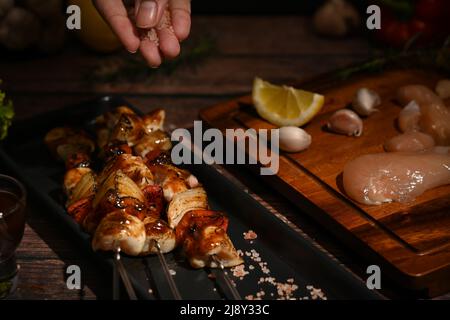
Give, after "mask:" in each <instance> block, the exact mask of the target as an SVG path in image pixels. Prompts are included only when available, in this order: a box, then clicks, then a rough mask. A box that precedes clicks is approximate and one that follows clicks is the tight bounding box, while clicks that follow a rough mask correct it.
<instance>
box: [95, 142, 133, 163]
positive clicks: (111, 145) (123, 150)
mask: <svg viewBox="0 0 450 320" xmlns="http://www.w3.org/2000/svg"><path fill="white" fill-rule="evenodd" d="M121 154H133V150H132V149H131V147H130V146H129V145H128V143H126V142H125V141H118V140H115V141H114V140H113V141H110V142H108V143H107V144H106V145H105V146H104V147H103V148H102V150H101V151H100V154H99V157H100V158H101V159H104V160H105V161H106V162H109V161H110V160H111V159H113V158H114V157H116V156H120V155H121Z"/></svg>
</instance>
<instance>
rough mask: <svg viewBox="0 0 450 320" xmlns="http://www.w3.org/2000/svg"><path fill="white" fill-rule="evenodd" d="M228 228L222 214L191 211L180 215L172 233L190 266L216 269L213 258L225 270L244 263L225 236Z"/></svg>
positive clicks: (226, 220)
mask: <svg viewBox="0 0 450 320" xmlns="http://www.w3.org/2000/svg"><path fill="white" fill-rule="evenodd" d="M227 229H228V218H227V217H226V216H225V215H224V214H223V213H222V212H218V211H211V210H192V211H189V212H187V213H186V214H185V215H184V216H183V218H182V219H181V221H180V222H179V223H178V225H177V227H176V229H175V230H176V231H175V232H176V236H177V243H179V244H181V245H182V248H183V251H184V253H185V255H186V256H187V257H188V259H189V263H190V264H191V266H192V267H194V268H203V267H205V266H208V267H211V268H217V267H219V266H218V265H217V263H216V262H215V261H214V259H212V257H211V256H213V255H215V256H216V257H217V259H218V260H220V262H221V263H222V264H223V265H224V266H225V267H233V266H236V265H239V264H241V263H243V261H242V259H241V258H240V257H239V254H238V253H237V252H236V249H235V248H234V246H233V244H232V242H231V240H230V238H229V237H228V235H227V234H226V231H227Z"/></svg>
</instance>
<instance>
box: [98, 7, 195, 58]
mask: <svg viewBox="0 0 450 320" xmlns="http://www.w3.org/2000/svg"><path fill="white" fill-rule="evenodd" d="M93 1H94V4H95V6H96V7H97V9H98V11H99V12H100V13H101V14H102V16H103V17H104V19H105V20H106V21H107V22H108V23H109V24H110V26H111V28H112V29H113V31H114V32H115V33H116V35H117V37H118V38H119V39H120V41H121V42H122V44H123V45H124V46H125V48H126V49H127V50H128V51H129V52H131V53H135V52H137V51H138V50H139V52H140V53H141V54H142V56H143V57H144V58H145V60H146V61H147V63H148V64H149V65H150V66H151V67H158V66H159V65H160V64H161V63H162V60H163V58H166V59H172V58H175V57H176V56H178V54H179V53H180V42H181V41H182V40H184V39H186V38H187V36H188V35H189V31H190V27H191V15H190V13H191V2H190V0H135V1H134V10H132V11H131V12H130V11H129V10H128V9H127V6H126V5H125V4H124V1H122V0H93ZM131 2H132V1H131ZM147 35H153V36H147Z"/></svg>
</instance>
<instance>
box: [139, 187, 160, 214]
mask: <svg viewBox="0 0 450 320" xmlns="http://www.w3.org/2000/svg"><path fill="white" fill-rule="evenodd" d="M142 193H143V194H144V199H145V200H144V202H145V206H146V212H147V216H151V217H155V218H159V217H160V216H161V213H162V212H163V210H164V206H165V200H164V195H163V192H162V188H161V187H160V186H157V185H148V186H146V187H145V188H144V189H142Z"/></svg>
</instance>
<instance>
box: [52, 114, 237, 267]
mask: <svg viewBox="0 0 450 320" xmlns="http://www.w3.org/2000/svg"><path fill="white" fill-rule="evenodd" d="M164 118H165V113H164V111H163V110H156V111H154V112H152V113H151V114H149V115H147V116H144V117H139V116H137V115H136V114H135V113H134V112H133V111H132V110H130V109H129V108H127V107H119V108H117V109H115V110H114V111H112V112H107V113H105V114H104V115H102V116H100V117H98V118H97V125H98V129H97V143H98V145H99V147H100V148H101V149H102V151H101V152H100V156H101V158H102V159H103V160H104V161H106V165H105V167H104V168H103V170H102V171H101V172H100V173H99V174H98V175H96V174H95V173H94V172H93V171H92V169H91V168H89V163H90V162H89V161H88V160H89V159H90V154H91V153H92V151H93V149H94V148H93V147H92V146H93V142H92V140H90V139H88V137H87V135H86V134H84V133H79V132H75V131H70V129H64V128H57V129H54V130H52V131H51V132H50V133H49V134H48V135H47V137H46V143H47V145H48V146H49V148H50V150H54V153H56V154H57V155H59V156H60V157H61V158H62V159H64V160H65V162H66V167H67V168H68V171H67V172H66V176H65V181H64V186H65V191H66V194H67V196H68V201H67V209H68V212H69V214H71V215H72V216H73V217H74V218H75V219H76V221H77V222H79V223H80V224H81V225H82V226H83V228H84V229H85V230H86V231H87V232H89V233H91V234H93V241H92V246H93V249H94V250H105V251H115V250H116V248H117V245H119V246H120V249H121V251H123V252H124V253H126V254H129V255H147V254H155V253H159V252H160V253H165V252H169V251H172V250H173V249H174V248H175V246H180V247H181V248H182V249H183V252H184V253H185V255H186V256H187V258H188V259H189V262H190V264H191V266H192V267H194V268H202V267H205V266H208V267H212V268H219V267H221V266H224V267H231V266H235V265H238V264H241V263H242V262H243V261H242V259H241V258H240V257H239V255H238V253H237V251H236V249H235V248H234V246H233V244H232V242H231V240H230V239H229V237H228V235H227V233H226V229H227V226H228V220H227V218H226V217H225V216H224V215H223V214H221V213H217V212H214V211H210V210H208V207H209V206H208V200H207V196H206V193H205V191H204V189H203V188H202V187H201V186H200V184H199V182H198V180H197V179H196V178H195V176H193V175H192V174H190V173H189V172H188V171H186V170H182V169H180V168H177V167H175V166H173V165H171V164H170V161H168V157H167V155H166V153H165V152H167V151H168V150H170V148H171V142H170V139H169V137H168V136H167V135H166V134H165V133H164V132H163V131H162V126H163V121H164ZM133 154H136V155H137V156H135V155H133ZM165 205H167V210H166V215H167V222H166V221H165V220H164V219H162V217H161V213H163V212H164V207H165ZM213 257H214V259H213ZM219 261H220V263H219Z"/></svg>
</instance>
